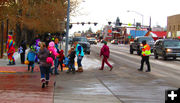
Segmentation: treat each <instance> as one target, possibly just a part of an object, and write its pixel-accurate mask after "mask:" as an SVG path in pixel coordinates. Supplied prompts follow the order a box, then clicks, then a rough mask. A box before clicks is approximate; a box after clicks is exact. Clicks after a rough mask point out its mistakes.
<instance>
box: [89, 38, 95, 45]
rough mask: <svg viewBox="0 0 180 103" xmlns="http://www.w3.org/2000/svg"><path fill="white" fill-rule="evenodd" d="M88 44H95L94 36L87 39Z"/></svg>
mask: <svg viewBox="0 0 180 103" xmlns="http://www.w3.org/2000/svg"><path fill="white" fill-rule="evenodd" d="M88 41H89V43H90V44H97V40H96V39H95V38H90V39H88Z"/></svg>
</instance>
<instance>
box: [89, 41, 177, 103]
mask: <svg viewBox="0 0 180 103" xmlns="http://www.w3.org/2000/svg"><path fill="white" fill-rule="evenodd" d="M101 46H102V44H98V45H96V46H92V49H91V50H92V51H93V53H92V54H91V56H92V57H94V58H97V59H98V57H99V56H98V55H99V50H100V47H101ZM109 47H110V51H111V56H110V61H112V62H114V67H115V68H114V70H113V73H112V74H110V75H109V76H105V77H104V75H103V76H102V77H100V78H98V79H100V80H101V81H102V82H103V83H104V85H105V86H106V87H107V88H109V89H108V90H109V91H111V92H112V94H113V95H114V96H115V97H117V98H119V99H120V100H121V101H122V102H124V103H164V99H165V90H166V89H172V88H178V87H180V82H177V81H180V78H179V77H180V76H179V75H180V68H179V67H180V64H179V63H180V60H179V59H178V60H176V61H174V60H168V61H164V60H163V59H161V58H160V60H155V59H153V56H152V57H151V58H150V63H151V69H152V72H151V73H146V72H139V71H137V69H138V68H139V67H140V61H141V57H140V56H138V55H136V54H134V55H132V54H129V47H128V45H111V44H109ZM144 69H146V65H145V66H144ZM106 72H107V71H103V72H102V74H103V73H106Z"/></svg>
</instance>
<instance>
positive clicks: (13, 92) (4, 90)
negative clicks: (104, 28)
mask: <svg viewBox="0 0 180 103" xmlns="http://www.w3.org/2000/svg"><path fill="white" fill-rule="evenodd" d="M14 57H15V60H16V65H11V66H8V65H7V64H8V59H7V58H3V59H0V83H1V85H0V101H1V103H53V100H54V99H53V95H54V82H55V76H54V75H53V76H51V77H50V83H49V87H48V88H43V89H42V88H41V83H40V78H41V77H40V70H39V66H38V65H37V64H36V66H35V68H34V72H33V73H31V72H29V71H28V70H27V65H24V64H21V63H20V55H19V54H18V53H17V52H16V53H15V54H14Z"/></svg>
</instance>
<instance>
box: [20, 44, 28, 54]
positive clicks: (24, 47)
mask: <svg viewBox="0 0 180 103" xmlns="http://www.w3.org/2000/svg"><path fill="white" fill-rule="evenodd" d="M20 46H21V47H22V48H23V49H22V51H23V52H22V53H24V54H25V53H26V49H27V47H26V42H25V41H22V42H21V45H20Z"/></svg>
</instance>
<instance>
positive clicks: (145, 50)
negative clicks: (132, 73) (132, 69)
mask: <svg viewBox="0 0 180 103" xmlns="http://www.w3.org/2000/svg"><path fill="white" fill-rule="evenodd" d="M142 44H143V48H142V59H141V67H140V69H138V70H139V71H143V66H144V62H145V61H146V64H147V70H146V72H150V71H151V67H150V63H149V56H150V55H151V47H150V46H149V45H148V44H147V43H146V41H145V40H144V41H142Z"/></svg>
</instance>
